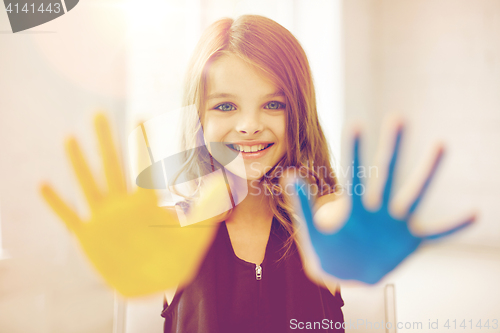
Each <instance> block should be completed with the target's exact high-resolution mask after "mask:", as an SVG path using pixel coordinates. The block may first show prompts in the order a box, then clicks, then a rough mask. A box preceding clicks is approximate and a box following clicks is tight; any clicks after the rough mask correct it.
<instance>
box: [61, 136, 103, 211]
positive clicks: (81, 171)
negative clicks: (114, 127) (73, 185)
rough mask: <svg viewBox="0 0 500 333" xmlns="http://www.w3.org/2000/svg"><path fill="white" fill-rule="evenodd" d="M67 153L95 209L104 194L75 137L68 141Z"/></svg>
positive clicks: (91, 207) (92, 207) (88, 199)
mask: <svg viewBox="0 0 500 333" xmlns="http://www.w3.org/2000/svg"><path fill="white" fill-rule="evenodd" d="M66 153H67V154H68V156H69V159H70V161H71V164H72V165H73V170H74V171H75V174H76V177H77V179H78V183H79V184H80V187H81V188H82V190H83V194H84V195H85V198H86V199H87V202H88V204H89V206H90V209H94V207H95V205H96V203H97V202H99V201H100V200H101V198H102V194H101V192H100V191H99V188H98V187H97V184H96V182H95V180H94V177H93V176H92V173H91V172H90V169H89V166H88V165H87V162H86V161H85V158H84V157H83V154H82V151H81V149H80V146H79V145H78V142H77V141H76V139H75V138H73V137H72V138H70V139H68V140H67V141H66Z"/></svg>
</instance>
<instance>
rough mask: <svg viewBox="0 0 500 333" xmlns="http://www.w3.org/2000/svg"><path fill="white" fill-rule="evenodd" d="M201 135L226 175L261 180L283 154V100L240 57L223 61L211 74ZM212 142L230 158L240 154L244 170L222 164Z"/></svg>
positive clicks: (210, 70)
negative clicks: (214, 151) (221, 146)
mask: <svg viewBox="0 0 500 333" xmlns="http://www.w3.org/2000/svg"><path fill="white" fill-rule="evenodd" d="M203 129H204V132H203V134H204V139H205V143H206V144H207V147H208V150H209V151H210V153H211V154H212V156H213V157H214V158H216V159H217V160H218V161H219V162H220V163H221V164H222V165H225V167H226V168H227V170H229V171H230V172H232V173H233V174H235V175H238V176H240V177H242V178H246V179H248V180H256V179H260V178H262V176H263V175H264V174H265V173H266V172H267V171H269V170H270V169H271V168H272V167H273V166H275V165H276V164H277V163H278V161H279V160H280V159H281V158H282V157H283V156H284V154H285V149H286V144H285V96H284V95H283V93H282V92H281V91H280V89H278V87H276V85H275V84H273V83H272V82H271V81H270V80H269V79H267V78H266V77H265V76H264V74H262V73H261V72H259V71H257V70H256V69H255V68H253V67H251V66H250V65H248V64H247V63H245V62H244V61H243V60H241V59H240V58H238V57H237V56H235V55H223V56H221V57H220V58H219V59H217V60H215V61H214V62H213V63H212V64H211V66H210V68H209V71H208V77H207V96H206V105H205V110H204V116H203ZM211 142H224V144H225V146H223V147H224V150H226V153H228V155H233V156H234V155H235V154H241V156H242V157H243V163H244V167H245V170H242V167H241V163H239V164H238V163H230V164H227V163H222V162H221V161H220V158H218V157H217V156H218V154H220V153H217V154H215V155H214V154H213V152H212V147H211V144H210V143H211ZM226 147H227V148H226ZM228 155H226V156H228ZM240 161H241V160H240Z"/></svg>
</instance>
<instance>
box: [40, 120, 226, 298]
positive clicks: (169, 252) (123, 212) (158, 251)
mask: <svg viewBox="0 0 500 333" xmlns="http://www.w3.org/2000/svg"><path fill="white" fill-rule="evenodd" d="M96 130H97V134H98V138H99V143H100V146H101V155H102V158H103V163H104V170H105V173H106V179H107V185H108V191H107V192H103V191H102V190H101V189H100V187H98V186H97V184H96V183H95V181H94V178H93V176H92V174H91V173H90V170H89V168H88V166H87V164H86V163H85V160H84V158H83V156H82V153H81V151H80V149H79V147H78V144H77V142H76V140H74V139H71V140H70V141H68V145H67V150H68V151H67V152H68V155H69V157H70V159H71V162H72V164H73V167H74V169H75V172H76V175H77V178H78V180H79V183H80V186H81V187H82V190H83V192H84V194H85V197H86V199H87V202H88V204H89V207H90V211H91V216H90V218H89V219H88V221H85V222H83V221H82V220H81V219H80V218H79V217H78V215H77V214H76V213H75V212H73V210H71V209H70V208H69V207H68V206H67V205H66V204H65V203H64V201H63V200H61V199H60V198H59V196H58V195H57V194H56V193H55V192H54V191H53V190H52V188H51V187H50V186H49V185H44V186H43V187H42V189H41V190H42V195H43V196H44V198H45V200H46V201H47V203H48V204H49V205H50V206H51V207H52V209H53V210H54V211H55V212H56V213H57V214H58V215H59V217H60V218H61V219H62V220H63V221H64V222H65V223H66V225H67V226H68V228H69V229H70V230H71V231H72V232H74V233H75V235H76V236H77V238H78V240H79V243H80V245H81V246H82V248H83V250H84V252H85V254H86V255H87V257H88V258H89V259H90V261H91V262H92V264H93V265H94V267H95V268H96V269H97V270H98V271H99V273H100V274H101V275H102V277H103V278H104V279H105V280H106V281H107V282H108V284H110V285H111V286H112V287H114V288H115V289H117V290H118V291H119V292H120V293H122V294H123V295H125V296H139V295H146V294H150V293H153V292H159V291H162V290H165V289H168V288H171V287H174V286H176V285H177V284H178V283H186V282H188V281H189V279H190V278H192V277H193V276H194V274H195V271H196V269H197V267H198V265H199V264H200V262H201V260H202V258H203V255H204V253H205V251H206V249H207V248H208V246H209V245H210V242H211V240H212V239H213V236H214V234H215V230H216V228H215V224H214V223H213V222H215V220H213V219H205V218H203V217H204V216H210V217H211V216H215V214H212V215H207V212H208V214H210V211H211V212H213V211H214V209H216V210H217V209H219V211H221V210H220V208H221V207H219V206H220V205H221V204H222V203H220V204H219V203H218V202H215V203H214V202H209V199H210V198H217V197H218V198H221V197H222V195H221V193H223V192H221V193H219V192H220V191H227V190H226V187H225V183H224V182H223V181H222V182H220V181H219V180H215V178H212V179H213V181H212V182H211V183H210V185H208V188H207V191H206V193H207V195H206V196H204V200H201V201H199V202H198V203H197V206H196V208H199V209H193V211H195V213H193V214H192V215H191V216H190V219H191V218H192V219H193V221H204V222H202V223H198V224H197V225H195V226H190V227H182V228H181V227H180V224H179V221H178V218H177V214H176V212H175V210H167V209H165V208H160V207H158V206H157V197H156V194H155V191H154V190H146V189H142V188H138V189H137V190H136V191H135V192H133V193H129V192H128V191H127V190H126V186H125V178H124V176H123V172H122V167H121V165H120V163H119V160H118V157H117V152H116V150H115V148H114V146H113V144H112V140H111V135H110V130H109V125H108V124H107V121H106V119H105V117H104V116H103V115H99V116H97V117H96ZM211 201H213V200H211ZM219 202H220V200H219ZM214 204H215V205H214ZM214 206H216V207H214ZM200 212H203V214H201V213H200Z"/></svg>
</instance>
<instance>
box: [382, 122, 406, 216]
mask: <svg viewBox="0 0 500 333" xmlns="http://www.w3.org/2000/svg"><path fill="white" fill-rule="evenodd" d="M402 135H403V125H402V124H399V125H398V127H397V132H396V138H395V142H394V148H393V151H392V156H391V160H390V162H389V167H388V169H387V179H386V181H385V186H384V190H383V192H382V193H383V194H382V206H384V207H388V206H389V201H390V197H391V190H392V183H393V180H394V170H395V169H396V162H397V159H398V154H399V147H400V145H401V137H402Z"/></svg>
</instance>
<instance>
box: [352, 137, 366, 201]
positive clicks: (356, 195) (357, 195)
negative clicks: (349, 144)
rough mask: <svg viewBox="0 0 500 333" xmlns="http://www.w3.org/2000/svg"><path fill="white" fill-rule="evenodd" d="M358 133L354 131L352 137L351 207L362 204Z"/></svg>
mask: <svg viewBox="0 0 500 333" xmlns="http://www.w3.org/2000/svg"><path fill="white" fill-rule="evenodd" d="M360 141H361V139H360V133H359V132H358V133H356V134H355V137H354V149H353V165H352V168H353V170H352V205H353V209H355V207H361V206H363V204H362V201H361V200H362V194H363V192H364V191H363V184H362V183H361V179H360V178H359V172H360V171H361V170H360V167H361V165H360V164H361V162H360V158H359V155H360V152H359V145H360Z"/></svg>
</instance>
